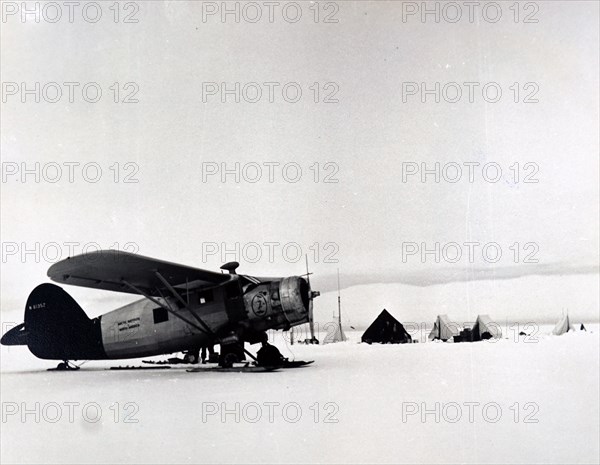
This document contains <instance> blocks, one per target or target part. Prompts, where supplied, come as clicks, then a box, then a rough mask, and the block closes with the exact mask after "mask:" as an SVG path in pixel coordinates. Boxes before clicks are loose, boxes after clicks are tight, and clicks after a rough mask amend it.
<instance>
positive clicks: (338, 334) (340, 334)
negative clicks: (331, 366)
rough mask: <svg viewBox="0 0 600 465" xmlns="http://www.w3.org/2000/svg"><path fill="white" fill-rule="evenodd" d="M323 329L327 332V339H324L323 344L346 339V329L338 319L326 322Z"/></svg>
mask: <svg viewBox="0 0 600 465" xmlns="http://www.w3.org/2000/svg"><path fill="white" fill-rule="evenodd" d="M323 329H324V330H325V331H326V332H327V333H326V335H325V339H323V344H332V343H334V342H344V341H345V340H346V335H345V334H344V329H343V328H342V327H341V326H340V324H339V323H338V322H337V321H330V322H329V323H325V325H324V326H323Z"/></svg>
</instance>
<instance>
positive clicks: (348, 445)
mask: <svg viewBox="0 0 600 465" xmlns="http://www.w3.org/2000/svg"><path fill="white" fill-rule="evenodd" d="M588 329H589V328H588ZM361 333H362V332H360V331H354V332H353V331H348V332H347V335H348V337H349V340H348V341H347V342H344V343H338V344H329V345H326V346H322V345H321V346H307V345H298V344H295V345H293V346H289V344H287V343H286V342H285V341H284V339H283V338H282V337H281V333H279V334H280V336H279V337H276V338H275V341H274V342H275V344H276V345H278V346H279V347H280V348H281V350H282V352H283V354H284V355H285V356H287V357H290V358H295V359H297V360H301V359H302V360H315V362H314V364H313V365H311V366H310V367H305V368H299V369H288V370H282V371H278V372H272V373H218V372H208V371H207V372H201V373H188V372H186V371H185V368H188V367H187V366H186V367H177V368H171V369H167V370H154V371H110V370H106V368H107V367H110V366H117V365H141V361H140V360H126V361H112V362H89V363H86V364H85V365H83V367H82V369H81V370H79V371H73V372H48V371H46V368H48V367H51V366H54V362H49V361H43V360H38V359H36V358H35V357H34V356H33V355H32V354H30V353H29V351H28V350H27V348H26V347H16V348H15V347H12V348H7V347H2V351H1V375H0V385H1V398H2V409H3V412H2V414H3V418H2V423H1V435H0V436H1V451H2V452H1V457H0V458H1V461H2V463H42V462H45V463H79V464H84V463H428V464H431V463H496V464H497V463H561V464H562V463H598V461H599V445H598V444H599V438H600V431H599V415H600V413H599V407H598V403H599V398H600V395H599V347H600V345H599V342H600V341H599V337H598V331H597V328H596V327H595V328H594V330H592V331H589V330H588V331H587V332H581V331H576V332H569V333H567V334H565V335H562V336H545V335H542V336H539V337H538V338H537V341H536V342H525V340H524V338H523V337H520V338H517V339H515V337H514V336H512V335H510V338H508V337H509V336H508V335H507V336H505V337H506V338H505V339H500V340H497V341H483V342H477V343H464V344H451V343H440V342H429V343H419V344H405V345H375V344H374V345H367V344H359V343H358V341H360V336H361ZM250 349H251V350H255V349H256V346H251V347H250ZM159 358H160V357H157V359H159ZM163 358H164V357H163ZM66 402H74V403H78V404H65V403H66ZM128 402H131V403H134V404H129V405H126V404H127V403H128ZM36 403H38V404H37V406H36ZM115 403H118V408H117V406H116V404H115ZM270 403H272V404H270ZM469 403H473V404H469ZM516 403H518V404H516ZM69 405H72V407H71V409H72V411H73V418H72V421H71V419H70V418H69ZM469 405H470V406H471V407H469ZM84 407H85V415H84ZM15 409H17V411H16V413H14V414H12V412H14V410H15ZM25 409H28V410H29V411H30V412H29V413H27V414H26V415H25V416H23V415H22V414H23V411H24V410H25ZM425 409H426V410H427V411H428V412H429V413H426V414H425V415H424V416H422V415H421V414H422V413H423V411H424V410H425ZM470 409H471V411H472V418H469V416H470V415H469V410H470ZM225 410H227V411H228V412H229V413H226V414H225V415H223V412H224V411H225ZM436 410H437V416H438V417H437V418H436ZM36 411H37V414H38V417H39V418H37V420H38V422H36ZM99 411H101V413H102V416H101V418H100V419H99V420H98V421H94V420H95V419H96V417H97V413H98V412H99ZM58 412H60V413H61V415H62V416H61V417H60V418H59V419H57V417H58ZM300 412H301V417H299V418H297V415H298V414H299V413H300ZM316 412H318V413H319V415H318V417H317V416H316ZM403 412H404V416H403ZM459 412H460V413H461V414H462V416H461V417H460V418H458V419H457V415H458V413H459ZM517 412H518V417H517V416H516V415H517ZM128 414H131V416H130V417H129V418H128V419H129V420H137V423H134V422H125V421H124V420H125V417H126V416H127V415H128ZM259 414H260V417H259ZM115 417H116V418H115ZM116 419H118V420H119V421H118V422H117V421H116ZM436 420H437V421H436Z"/></svg>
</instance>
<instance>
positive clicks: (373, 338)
mask: <svg viewBox="0 0 600 465" xmlns="http://www.w3.org/2000/svg"><path fill="white" fill-rule="evenodd" d="M361 340H362V342H366V343H367V344H371V343H373V342H376V343H380V344H405V343H411V342H412V338H411V337H410V334H408V332H407V331H406V329H404V326H402V323H400V322H399V321H398V320H396V318H394V317H393V316H392V315H390V313H389V312H388V311H387V310H385V309H383V311H382V312H381V313H380V314H379V316H378V317H377V318H375V321H373V323H371V326H369V327H368V328H367V330H366V331H365V333H364V334H363V335H362V338H361Z"/></svg>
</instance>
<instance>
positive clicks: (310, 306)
mask: <svg viewBox="0 0 600 465" xmlns="http://www.w3.org/2000/svg"><path fill="white" fill-rule="evenodd" d="M304 258H305V259H306V283H307V284H308V326H309V328H310V341H311V343H314V342H315V341H316V337H315V323H314V320H313V300H314V299H315V297H318V296H320V295H321V293H320V292H319V291H313V290H312V288H311V287H310V275H311V274H312V273H310V272H309V271H308V255H305V256H304Z"/></svg>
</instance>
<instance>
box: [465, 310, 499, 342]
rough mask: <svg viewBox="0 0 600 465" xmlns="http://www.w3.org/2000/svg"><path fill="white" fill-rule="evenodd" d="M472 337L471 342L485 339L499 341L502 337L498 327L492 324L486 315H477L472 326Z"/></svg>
mask: <svg viewBox="0 0 600 465" xmlns="http://www.w3.org/2000/svg"><path fill="white" fill-rule="evenodd" d="M471 331H472V337H473V339H472V340H473V341H481V340H485V339H492V338H493V339H499V338H501V337H502V330H501V329H500V325H498V324H497V323H494V322H493V321H492V319H491V318H490V317H489V316H488V315H479V316H478V317H477V320H476V321H475V326H473V329H472V330H471Z"/></svg>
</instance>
